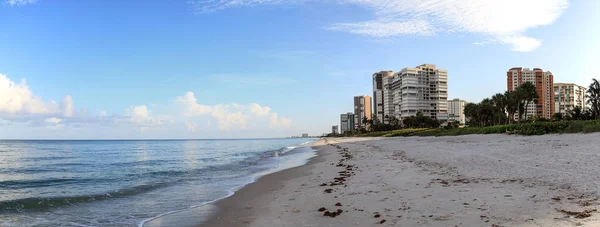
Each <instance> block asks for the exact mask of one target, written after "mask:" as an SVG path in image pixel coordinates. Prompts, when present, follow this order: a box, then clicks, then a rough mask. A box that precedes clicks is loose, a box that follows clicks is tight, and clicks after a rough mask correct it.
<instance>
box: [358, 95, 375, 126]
mask: <svg viewBox="0 0 600 227" xmlns="http://www.w3.org/2000/svg"><path fill="white" fill-rule="evenodd" d="M371 113H372V112H371V96H368V95H362V96H354V128H355V129H360V128H366V124H365V123H364V122H363V120H364V119H366V120H371Z"/></svg>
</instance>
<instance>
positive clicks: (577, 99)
mask: <svg viewBox="0 0 600 227" xmlns="http://www.w3.org/2000/svg"><path fill="white" fill-rule="evenodd" d="M585 93H586V88H585V87H583V86H579V85H576V84H569V83H556V84H554V112H555V113H561V114H562V115H566V114H569V113H571V111H573V109H574V108H575V107H577V106H579V107H581V109H582V111H583V110H585V104H586V103H585Z"/></svg>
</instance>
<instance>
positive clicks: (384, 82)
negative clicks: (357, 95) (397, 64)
mask: <svg viewBox="0 0 600 227" xmlns="http://www.w3.org/2000/svg"><path fill="white" fill-rule="evenodd" d="M393 78H394V72H393V71H381V72H377V73H374V74H373V113H374V114H375V116H373V118H375V119H377V120H378V121H379V122H382V123H386V124H387V123H389V119H390V118H391V117H392V116H393V115H394V94H393V93H392V90H391V88H390V85H391V84H392V79H393Z"/></svg>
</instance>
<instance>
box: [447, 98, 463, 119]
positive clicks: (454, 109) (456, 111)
mask: <svg viewBox="0 0 600 227" xmlns="http://www.w3.org/2000/svg"><path fill="white" fill-rule="evenodd" d="M467 103H468V102H467V101H465V100H460V99H452V100H449V101H448V121H458V122H459V124H461V125H464V124H466V121H467V119H466V117H465V106H466V105H467Z"/></svg>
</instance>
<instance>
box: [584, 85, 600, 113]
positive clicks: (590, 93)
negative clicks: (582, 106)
mask: <svg viewBox="0 0 600 227" xmlns="http://www.w3.org/2000/svg"><path fill="white" fill-rule="evenodd" d="M592 80H593V82H592V83H591V84H590V86H589V87H588V90H587V95H586V99H587V104H588V105H589V106H590V114H591V117H592V118H593V119H600V82H598V80H596V79H595V78H594V79H592Z"/></svg>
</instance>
